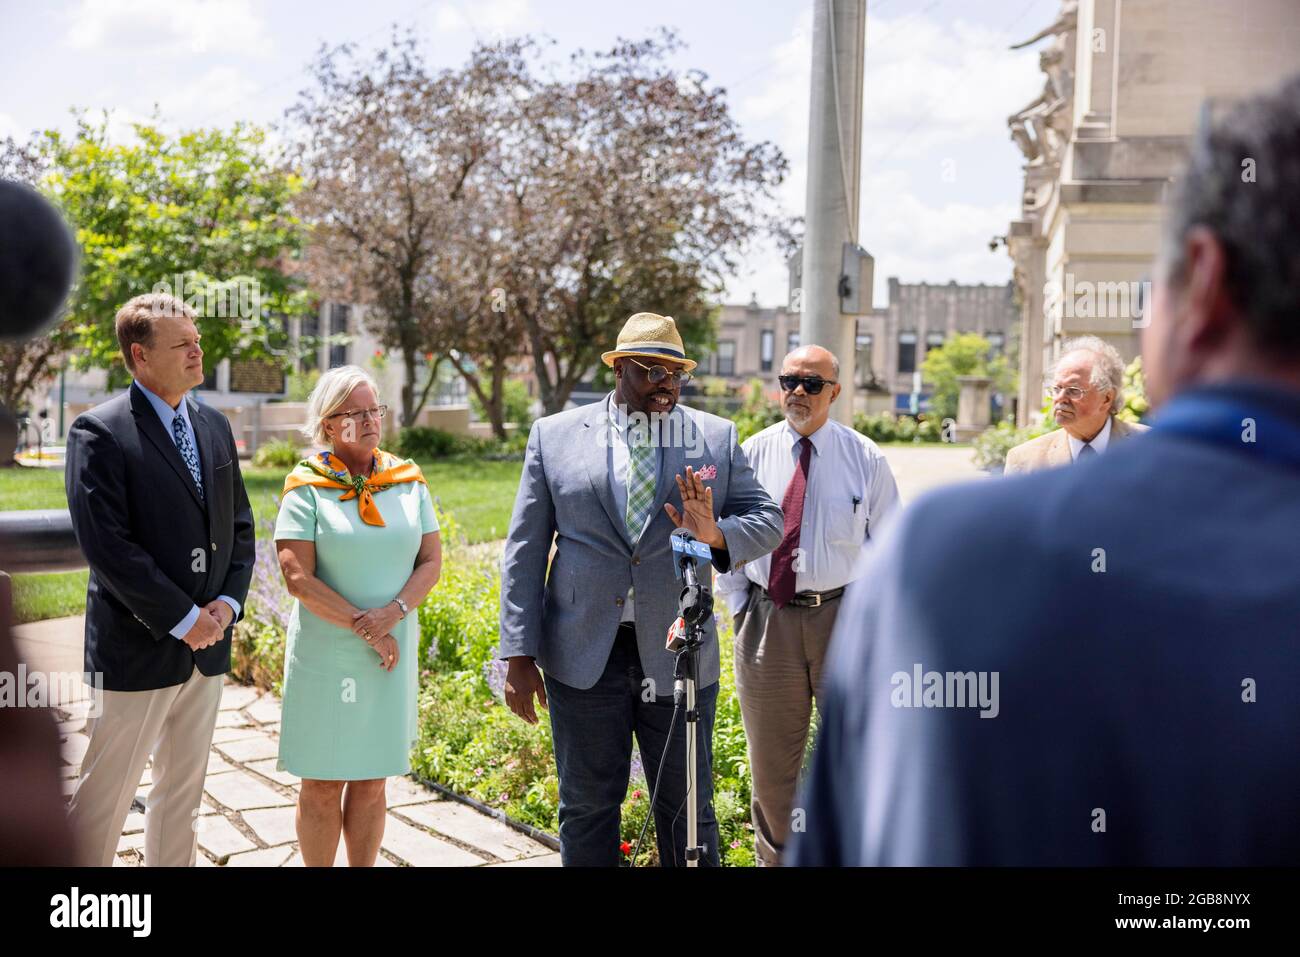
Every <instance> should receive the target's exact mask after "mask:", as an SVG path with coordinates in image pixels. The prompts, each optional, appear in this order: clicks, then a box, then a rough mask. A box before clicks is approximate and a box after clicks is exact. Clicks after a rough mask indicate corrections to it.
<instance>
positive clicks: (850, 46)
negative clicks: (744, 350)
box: [792, 0, 872, 425]
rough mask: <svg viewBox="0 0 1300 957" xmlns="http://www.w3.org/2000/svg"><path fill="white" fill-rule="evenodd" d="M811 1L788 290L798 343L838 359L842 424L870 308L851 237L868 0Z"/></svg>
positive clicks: (849, 413)
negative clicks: (800, 195) (794, 259)
mask: <svg viewBox="0 0 1300 957" xmlns="http://www.w3.org/2000/svg"><path fill="white" fill-rule="evenodd" d="M813 7H814V9H813V47H812V95H811V104H810V113H809V123H808V193H807V208H806V211H805V223H806V232H805V234H804V244H803V262H802V278H801V288H800V289H799V290H796V291H795V296H797V297H798V300H799V301H798V303H797V305H798V307H799V310H800V313H801V314H800V320H799V343H800V344H801V345H810V344H816V345H820V346H825V347H826V348H827V349H830V350H831V351H832V352H834V353H835V355H836V356H837V357H838V358H839V360H840V376H839V381H840V384H841V385H840V397H839V399H838V400H837V401H836V403H835V404H834V405H833V406H831V415H832V416H833V417H834V418H835V419H836V420H837V421H839V422H843V423H845V424H846V425H847V424H851V423H852V421H853V399H854V392H855V390H854V382H855V371H854V358H855V350H856V343H857V338H856V335H857V316H858V315H862V314H864V313H869V312H870V311H871V267H872V261H871V257H870V256H869V255H867V254H866V252H865V250H862V249H861V247H859V246H858V245H857V242H858V200H859V196H860V193H859V174H860V169H861V159H862V70H863V60H864V56H865V48H866V27H867V0H813ZM864 284H865V287H866V288H862V287H863V285H864ZM794 305H795V304H792V308H793V306H794Z"/></svg>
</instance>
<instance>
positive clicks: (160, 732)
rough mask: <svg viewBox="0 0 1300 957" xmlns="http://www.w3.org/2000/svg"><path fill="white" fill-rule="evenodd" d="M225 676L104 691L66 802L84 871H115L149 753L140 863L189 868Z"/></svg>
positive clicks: (88, 726) (196, 676) (89, 723)
mask: <svg viewBox="0 0 1300 957" xmlns="http://www.w3.org/2000/svg"><path fill="white" fill-rule="evenodd" d="M166 640H168V641H175V640H176V639H174V638H168V639H166ZM223 677H224V676H223V675H213V676H212V677H208V676H206V675H204V674H202V673H201V672H200V671H199V669H198V667H197V666H196V667H195V669H194V671H193V673H192V674H191V675H190V677H189V680H188V681H186V682H185V683H184V684H179V685H173V686H172V687H170V688H159V689H157V690H156V691H104V692H102V694H103V696H104V703H103V711H102V713H101V714H100V715H99V716H98V717H96V718H91V719H89V720H88V721H87V722H86V731H87V733H88V734H89V735H90V746H89V747H88V748H87V749H86V756H85V758H84V759H82V762H81V778H80V780H79V781H78V782H77V790H76V792H75V793H74V794H73V795H72V801H71V803H70V804H69V805H68V813H69V816H70V818H71V822H72V827H73V832H74V834H75V836H76V840H77V845H78V858H79V860H80V862H81V863H82V865H83V866H101V867H111V866H112V864H113V859H114V857H116V855H117V844H118V840H119V839H120V838H121V836H122V827H123V825H124V824H125V823H126V815H127V813H128V812H129V811H130V810H131V799H132V798H134V797H135V790H136V788H137V787H138V786H139V784H140V776H141V775H142V774H143V773H144V766H145V762H146V761H147V760H148V759H149V755H150V754H151V753H152V754H153V786H152V787H151V788H150V790H149V798H148V800H147V801H146V802H145V809H146V810H145V819H144V862H145V864H146V865H148V866H151V867H154V866H156V867H192V866H193V865H194V857H195V853H196V847H197V840H198V831H197V829H196V828H195V826H194V825H195V820H196V812H197V810H198V807H199V804H200V802H201V801H202V799H203V780H204V778H205V777H206V775H207V771H208V749H209V748H211V747H212V730H213V728H214V726H215V725H216V723H217V710H218V709H219V708H220V706H221V684H222V678H223Z"/></svg>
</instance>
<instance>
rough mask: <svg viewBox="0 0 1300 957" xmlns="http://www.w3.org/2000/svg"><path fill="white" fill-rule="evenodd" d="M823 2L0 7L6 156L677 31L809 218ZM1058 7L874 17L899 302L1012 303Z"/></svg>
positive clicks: (757, 258) (873, 148) (870, 59)
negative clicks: (465, 66)
mask: <svg viewBox="0 0 1300 957" xmlns="http://www.w3.org/2000/svg"><path fill="white" fill-rule="evenodd" d="M816 2H823V0H656V2H655V3H652V4H640V3H629V2H627V0H603V2H598V0H366V2H364V3H355V2H346V3H345V2H338V0H317V2H302V0H50V2H42V3H32V2H30V0H0V137H4V136H6V135H13V136H15V137H17V138H19V139H23V138H26V136H27V135H29V133H30V131H32V130H35V129H46V128H58V129H64V130H67V129H70V128H71V127H72V121H71V115H70V110H71V109H72V108H74V107H76V108H86V109H90V110H94V111H98V110H101V109H108V110H111V111H112V116H113V118H114V122H115V124H116V125H117V128H118V129H120V130H121V131H122V135H126V134H127V133H128V132H129V123H130V122H131V121H133V120H143V119H146V118H148V117H149V116H151V114H153V112H154V111H155V110H157V111H158V113H159V115H160V117H161V119H162V121H163V122H164V124H165V125H166V126H168V127H170V128H175V129H190V128H195V127H200V126H228V125H230V124H232V123H234V122H235V121H237V120H245V121H251V122H256V123H261V124H271V123H275V122H277V121H279V120H280V119H282V117H283V114H284V111H285V109H286V108H288V107H289V106H290V105H292V104H293V102H294V101H295V100H296V98H297V94H298V91H299V90H300V89H302V88H303V87H304V86H305V85H306V84H307V82H308V74H307V69H306V68H307V65H308V64H309V63H310V61H311V60H312V59H313V58H314V56H315V55H316V53H317V52H318V50H319V49H320V48H321V46H322V45H325V46H327V47H331V48H332V47H335V46H337V45H339V44H342V43H345V42H353V43H356V44H358V45H359V46H360V48H361V49H362V50H363V51H364V50H368V49H373V48H375V47H377V46H379V45H383V44H384V43H385V42H386V40H387V38H388V37H389V35H390V33H391V29H392V26H393V24H399V25H401V26H403V27H405V26H411V27H414V29H415V30H416V33H417V36H418V37H419V38H420V42H421V45H422V48H423V51H424V53H425V56H426V57H427V59H428V62H429V63H430V65H431V66H432V67H434V68H439V67H450V66H457V65H459V64H461V63H463V62H464V61H465V59H466V58H467V55H468V53H469V51H470V49H471V48H472V46H473V44H474V43H475V42H476V40H478V39H484V40H487V39H494V38H497V37H501V36H513V35H518V34H520V33H531V34H534V35H541V36H546V37H549V38H551V39H553V40H554V41H555V46H554V49H555V51H556V53H557V54H558V55H567V54H568V53H570V52H572V51H573V50H576V49H579V48H584V49H601V48H605V47H608V46H610V45H612V44H613V42H614V41H615V40H616V39H617V38H619V37H628V38H634V37H642V36H646V35H648V34H649V33H650V32H651V31H654V30H656V29H657V28H659V27H662V26H669V27H673V28H674V29H676V30H677V31H678V33H679V34H680V36H681V38H682V40H683V41H684V42H685V44H686V47H685V49H684V50H683V51H681V52H680V53H679V54H677V56H676V57H675V62H676V64H677V65H678V66H679V67H681V68H682V69H698V70H702V71H703V72H705V73H706V74H708V76H709V79H710V81H711V82H712V83H713V84H714V85H716V86H721V87H723V88H724V89H725V90H726V91H727V96H728V102H729V104H730V107H731V110H732V113H733V115H734V116H735V117H736V119H737V121H738V122H739V124H740V126H741V128H742V130H743V131H744V133H745V135H746V136H747V137H748V138H749V139H751V140H769V141H771V142H773V143H775V144H776V145H777V146H779V147H780V148H781V150H782V152H784V153H785V155H786V157H787V158H788V159H789V161H790V167H791V169H790V175H789V176H788V178H787V179H786V181H785V182H784V183H783V184H782V186H781V187H780V190H779V194H778V199H779V201H780V203H781V206H782V209H783V211H784V212H786V213H788V214H791V215H802V214H803V209H804V198H805V197H804V191H805V188H806V182H807V152H808V105H809V100H808V96H809V93H808V91H809V74H810V58H811V32H812V11H813V5H814V3H816ZM1059 7H1060V3H1059V0H868V2H867V46H866V67H865V81H864V95H863V101H864V102H863V149H862V188H861V204H862V205H861V210H860V227H859V241H860V242H861V244H862V245H863V246H864V247H866V249H867V250H868V251H869V252H870V253H871V254H872V255H873V256H874V257H875V276H876V289H875V304H876V305H877V306H880V305H884V304H885V302H886V301H887V282H888V279H889V278H890V277H897V278H898V279H900V280H902V281H903V282H933V283H946V282H948V281H949V280H954V279H955V280H956V281H958V282H987V283H1003V282H1006V281H1007V280H1008V279H1010V277H1011V261H1010V259H1009V258H1008V257H1007V255H1006V251H1005V250H1004V249H999V250H998V251H997V252H995V253H991V252H990V251H989V248H988V243H989V240H990V239H991V238H992V237H993V236H995V235H1001V234H1003V233H1005V232H1006V228H1007V224H1008V223H1009V222H1010V221H1011V220H1012V219H1014V218H1016V217H1017V215H1018V213H1019V195H1020V190H1021V184H1022V181H1023V176H1022V162H1023V157H1022V156H1021V154H1020V152H1019V151H1018V150H1017V149H1016V148H1015V146H1014V145H1013V144H1012V142H1011V140H1010V138H1009V135H1008V131H1007V125H1006V118H1007V117H1008V116H1010V115H1011V114H1013V113H1015V112H1017V111H1018V110H1019V109H1020V108H1021V107H1023V106H1024V105H1025V104H1027V103H1028V102H1029V101H1030V100H1032V99H1033V98H1034V97H1035V96H1036V95H1037V94H1038V93H1039V91H1040V90H1041V89H1042V85H1043V78H1042V74H1041V73H1040V72H1039V69H1038V48H1039V46H1041V43H1040V44H1039V45H1037V46H1035V47H1033V48H1031V49H1028V50H1020V51H1011V50H1009V49H1008V47H1009V46H1010V45H1011V44H1012V43H1015V42H1018V41H1020V40H1024V39H1027V38H1028V37H1030V36H1032V35H1033V34H1035V33H1037V32H1038V30H1039V29H1041V28H1042V27H1043V26H1045V25H1047V24H1048V23H1050V22H1051V21H1052V20H1053V19H1054V18H1055V16H1056V12H1057V10H1058V9H1059ZM751 295H754V296H756V297H757V298H758V301H759V302H760V303H761V304H762V305H764V306H776V305H781V304H784V303H785V301H786V298H787V277H786V270H785V264H784V261H783V259H782V257H780V256H779V255H778V254H777V252H776V250H775V248H774V247H772V246H770V245H768V244H760V245H758V246H756V247H754V248H753V249H751V250H749V251H748V252H747V254H746V255H745V256H744V257H743V258H742V260H741V268H740V270H739V271H738V274H737V275H736V276H734V277H730V278H729V279H728V284H727V293H726V296H725V300H726V301H728V302H747V301H748V300H749V299H750V296H751Z"/></svg>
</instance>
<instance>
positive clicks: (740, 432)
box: [732, 379, 785, 442]
mask: <svg viewBox="0 0 1300 957" xmlns="http://www.w3.org/2000/svg"><path fill="white" fill-rule="evenodd" d="M783 418H785V415H784V413H783V412H782V411H781V407H780V406H779V405H777V404H776V403H775V402H772V401H771V400H770V399H768V397H767V396H766V395H765V394H764V392H763V383H762V381H761V380H759V379H750V380H749V385H748V386H746V387H745V401H744V403H743V404H742V405H741V407H740V411H739V412H737V413H736V414H735V415H734V416H733V417H732V421H733V422H735V423H736V439H737V441H740V442H744V441H745V439H747V438H749V437H750V436H751V435H756V434H757V433H759V432H762V431H763V430H764V429H765V428H767V427H768V426H769V425H774V424H775V423H777V422H780V421H781V420H782V419H783Z"/></svg>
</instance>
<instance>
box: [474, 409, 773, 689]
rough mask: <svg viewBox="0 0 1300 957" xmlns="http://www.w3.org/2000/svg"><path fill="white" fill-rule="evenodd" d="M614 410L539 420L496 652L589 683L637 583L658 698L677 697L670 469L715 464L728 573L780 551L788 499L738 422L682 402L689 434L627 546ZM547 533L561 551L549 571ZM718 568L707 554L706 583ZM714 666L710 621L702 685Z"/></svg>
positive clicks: (579, 684) (505, 565)
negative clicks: (761, 479)
mask: <svg viewBox="0 0 1300 957" xmlns="http://www.w3.org/2000/svg"><path fill="white" fill-rule="evenodd" d="M607 409H608V404H607V399H602V400H601V401H599V402H595V403H593V404H591V405H587V406H582V407H580V408H577V409H570V410H568V411H565V412H560V413H557V414H555V415H550V416H547V417H545V418H543V419H538V420H537V421H536V422H534V423H533V428H532V431H531V432H530V433H529V436H528V449H527V451H526V453H525V456H524V470H523V475H522V476H521V478H520V481H519V492H518V494H517V495H516V496H515V508H514V514H513V515H512V516H511V518H510V534H509V537H508V538H507V539H506V547H505V553H504V555H503V556H502V559H501V645H500V650H499V654H500V657H502V658H509V657H513V656H516V655H529V656H531V657H533V658H535V659H536V660H537V664H538V665H539V666H540V667H541V669H542V670H543V671H544V672H546V673H547V674H548V675H550V676H551V677H552V678H554V679H556V680H557V681H560V682H562V683H564V684H566V685H570V686H572V687H575V688H582V689H586V688H590V687H591V686H592V685H594V684H595V683H596V681H597V680H598V679H599V678H600V675H601V673H602V672H603V671H604V668H605V662H606V660H607V659H608V658H609V653H610V651H611V650H612V648H613V646H614V638H615V635H616V634H617V631H618V624H619V620H620V619H621V618H622V617H623V603H624V599H625V597H626V595H627V590H628V588H629V587H635V596H636V636H637V646H638V649H639V650H640V654H641V664H642V668H643V669H644V671H645V675H646V677H647V678H650V679H652V680H653V681H654V686H653V687H654V690H655V693H656V694H657V695H660V696H666V695H671V694H672V689H673V664H674V655H673V654H672V653H670V652H668V651H665V650H664V639H665V637H666V635H667V633H668V627H669V625H670V624H671V623H672V621H673V619H674V618H676V617H677V597H678V593H679V592H680V590H681V583H680V582H679V581H677V580H675V579H674V578H673V564H672V557H671V556H672V552H671V549H670V547H669V536H670V535H671V534H672V531H673V528H674V525H673V523H672V520H671V519H669V517H668V515H667V513H666V512H665V511H664V503H665V502H671V503H672V505H673V507H674V508H676V509H677V510H678V512H680V511H681V510H682V499H681V494H680V493H679V492H678V490H677V482H676V480H675V476H677V475H681V474H683V473H684V471H685V469H686V466H687V465H690V466H692V467H693V468H695V469H696V470H699V469H701V468H705V469H707V471H706V475H710V474H711V473H712V472H713V470H715V469H716V475H713V476H712V477H711V478H706V479H705V484H706V485H709V486H711V487H712V488H713V510H714V515H715V517H717V519H718V527H719V529H721V531H722V534H723V537H724V538H725V539H726V541H727V548H726V550H725V551H724V550H717V549H715V550H714V552H713V562H712V565H713V566H714V567H716V568H717V569H718V570H719V571H722V572H725V571H728V570H729V569H730V567H731V563H732V562H737V561H749V560H751V559H754V558H758V557H759V556H760V555H765V554H767V553H768V552H770V551H772V550H773V549H774V548H776V546H777V545H778V544H779V543H780V541H781V535H782V531H783V517H782V515H781V508H780V506H779V505H777V504H776V503H775V502H773V501H772V499H771V498H770V497H769V496H768V494H767V492H765V491H764V490H763V487H762V486H761V485H759V484H758V481H757V479H756V478H755V477H754V472H753V470H752V469H751V468H750V466H749V463H748V461H746V459H745V453H744V452H743V451H741V448H740V444H739V443H738V442H737V440H736V427H735V426H734V425H733V424H732V423H731V422H729V421H728V420H726V419H723V418H720V417H718V416H716V415H709V414H708V413H705V412H699V411H696V410H694V409H688V408H686V407H684V406H680V405H679V406H677V408H676V409H674V410H673V413H672V416H673V418H674V420H675V424H676V425H678V426H680V427H682V428H684V429H685V430H686V431H685V433H684V434H685V436H686V438H687V440H686V441H685V442H681V441H678V442H668V443H666V445H665V447H664V448H663V450H662V451H663V454H662V462H661V465H660V471H659V477H658V480H657V483H656V494H655V501H654V506H653V508H652V510H651V517H650V520H649V523H648V524H647V526H646V529H645V532H644V533H643V534H642V536H641V539H640V541H639V542H638V543H637V544H636V545H635V546H633V545H631V544H629V543H628V539H627V535H626V531H625V528H624V522H623V516H622V515H620V514H619V513H618V509H617V508H616V506H615V504H614V495H613V492H612V491H611V489H610V481H609V474H608V467H607V465H606V454H607V447H608V442H609V438H608V437H609V436H610V435H611V433H610V431H609V424H608V413H607ZM678 434H679V435H680V434H683V433H681V432H679V433H678ZM614 440H615V441H617V439H614ZM692 453H695V454H692ZM709 466H712V469H709V468H708V467H709ZM552 538H554V539H555V556H554V558H553V560H552V561H551V564H550V574H549V576H548V574H547V556H548V555H549V554H550V551H551V540H552ZM711 575H712V572H711V570H710V566H709V564H708V563H702V564H701V567H700V579H701V581H706V582H707V581H709V579H710V577H711ZM718 672H719V667H718V640H717V633H716V631H715V629H714V623H713V621H712V619H710V620H709V621H707V622H706V625H705V638H704V645H703V648H702V649H701V652H700V675H699V687H701V688H705V687H708V686H709V685H711V684H713V683H714V682H716V681H717V680H718Z"/></svg>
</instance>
